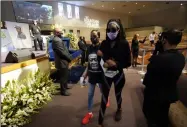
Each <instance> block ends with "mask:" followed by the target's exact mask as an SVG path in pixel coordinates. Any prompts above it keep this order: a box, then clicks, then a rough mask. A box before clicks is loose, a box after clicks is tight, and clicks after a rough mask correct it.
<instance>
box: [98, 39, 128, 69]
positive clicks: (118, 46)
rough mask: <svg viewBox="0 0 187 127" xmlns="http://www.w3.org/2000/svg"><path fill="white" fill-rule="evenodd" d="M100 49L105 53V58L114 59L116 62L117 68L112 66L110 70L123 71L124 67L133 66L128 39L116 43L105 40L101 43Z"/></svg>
mask: <svg viewBox="0 0 187 127" xmlns="http://www.w3.org/2000/svg"><path fill="white" fill-rule="evenodd" d="M100 50H101V51H102V53H103V60H104V61H105V62H106V60H109V59H112V60H114V61H115V62H116V64H117V68H115V67H110V68H108V70H113V71H116V70H118V71H120V72H123V68H127V67H129V66H131V52H130V47H129V43H128V42H127V40H125V39H122V40H121V41H117V42H115V43H114V44H113V43H112V42H110V41H107V40H104V41H103V42H102V43H101V46H100Z"/></svg>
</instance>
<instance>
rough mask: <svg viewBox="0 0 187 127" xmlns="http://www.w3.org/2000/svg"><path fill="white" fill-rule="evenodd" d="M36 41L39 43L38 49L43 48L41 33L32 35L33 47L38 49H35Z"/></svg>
mask: <svg viewBox="0 0 187 127" xmlns="http://www.w3.org/2000/svg"><path fill="white" fill-rule="evenodd" d="M37 42H38V44H39V47H40V50H43V39H42V37H41V35H39V34H38V35H34V48H35V50H38V49H37Z"/></svg>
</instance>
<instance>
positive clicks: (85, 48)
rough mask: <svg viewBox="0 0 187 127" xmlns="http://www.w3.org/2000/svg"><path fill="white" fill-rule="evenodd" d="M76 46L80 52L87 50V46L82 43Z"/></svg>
mask: <svg viewBox="0 0 187 127" xmlns="http://www.w3.org/2000/svg"><path fill="white" fill-rule="evenodd" d="M78 46H79V49H80V50H82V51H86V50H87V46H86V44H85V43H84V41H79V42H78Z"/></svg>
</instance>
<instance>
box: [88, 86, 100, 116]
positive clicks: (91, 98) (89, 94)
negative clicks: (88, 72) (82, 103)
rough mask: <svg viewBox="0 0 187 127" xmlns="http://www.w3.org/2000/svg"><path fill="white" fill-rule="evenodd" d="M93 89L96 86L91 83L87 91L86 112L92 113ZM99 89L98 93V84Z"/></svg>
mask: <svg viewBox="0 0 187 127" xmlns="http://www.w3.org/2000/svg"><path fill="white" fill-rule="evenodd" d="M95 87H96V84H91V83H90V84H89V89H88V111H89V112H91V111H92V106H93V97H94V93H95ZM99 88H100V91H101V84H99Z"/></svg>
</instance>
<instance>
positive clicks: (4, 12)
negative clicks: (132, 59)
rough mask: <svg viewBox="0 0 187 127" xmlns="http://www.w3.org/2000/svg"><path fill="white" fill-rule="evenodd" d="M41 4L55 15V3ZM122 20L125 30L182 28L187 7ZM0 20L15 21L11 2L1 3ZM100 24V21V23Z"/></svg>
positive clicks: (91, 13) (103, 16)
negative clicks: (51, 8)
mask: <svg viewBox="0 0 187 127" xmlns="http://www.w3.org/2000/svg"><path fill="white" fill-rule="evenodd" d="M42 3H43V4H48V5H52V6H53V11H54V14H55V15H56V14H57V13H58V9H54V8H57V2H47V1H45V2H42ZM86 10H87V12H90V16H91V15H94V17H95V16H97V17H96V18H100V17H101V18H100V19H99V20H101V19H102V18H104V21H105V20H106V19H107V18H108V17H110V15H107V16H105V13H103V12H102V13H99V14H101V16H100V17H98V15H99V14H98V13H96V12H99V11H96V12H95V11H94V10H92V9H86ZM84 11H85V9H84ZM117 17H120V18H124V19H122V20H123V22H124V25H125V28H131V27H147V26H163V27H169V28H184V27H185V26H186V25H187V5H184V6H179V7H177V8H172V9H167V10H164V11H158V12H154V13H149V14H144V15H141V16H131V17H127V16H126V15H124V16H121V15H120V16H117ZM1 20H2V21H16V19H15V16H14V10H13V7H12V3H11V1H2V2H1ZM101 22H102V21H101Z"/></svg>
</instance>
